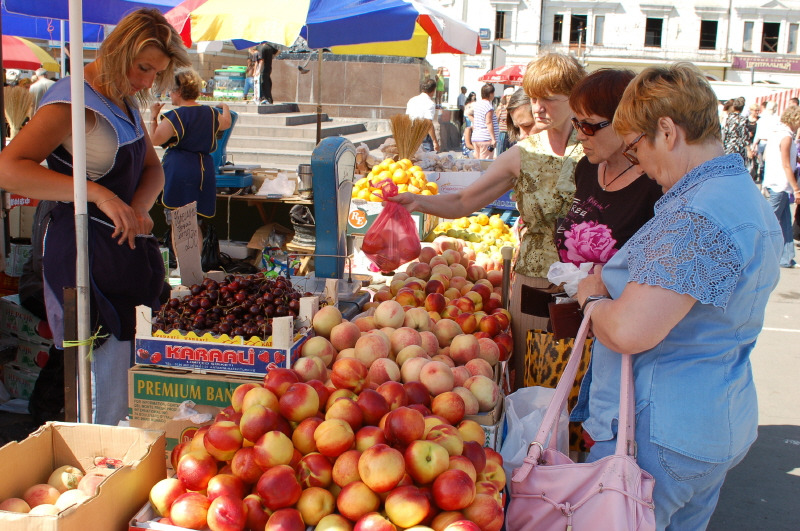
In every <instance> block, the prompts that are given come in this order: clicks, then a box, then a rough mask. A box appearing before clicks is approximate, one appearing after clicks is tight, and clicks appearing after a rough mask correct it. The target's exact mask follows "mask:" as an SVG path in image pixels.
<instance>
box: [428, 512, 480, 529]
mask: <svg viewBox="0 0 800 531" xmlns="http://www.w3.org/2000/svg"><path fill="white" fill-rule="evenodd" d="M457 522H469V520H465V519H464V515H463V514H462V513H460V512H459V511H442V512H440V513H439V514H437V515H436V516H435V517H434V518H433V520H432V521H431V528H433V530H434V531H445V529H447V527H448V526H450V525H453V524H456V523H457ZM469 523H470V524H472V522H469ZM472 525H475V524H472ZM468 530H469V531H472V529H471V528H466V529H465V530H464V531H468ZM474 531H480V528H477V529H475V530H474Z"/></svg>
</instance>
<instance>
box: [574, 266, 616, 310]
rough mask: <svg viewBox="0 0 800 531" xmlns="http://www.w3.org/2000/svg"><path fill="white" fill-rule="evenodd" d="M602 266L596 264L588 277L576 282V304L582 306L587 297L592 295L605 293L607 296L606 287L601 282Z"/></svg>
mask: <svg viewBox="0 0 800 531" xmlns="http://www.w3.org/2000/svg"><path fill="white" fill-rule="evenodd" d="M602 274H603V266H602V265H596V266H594V268H593V269H592V272H591V273H590V274H589V276H588V277H586V278H584V279H583V280H581V281H580V283H579V284H578V304H580V305H581V308H583V304H584V303H585V302H586V298H587V297H591V296H592V295H606V296H608V295H609V293H608V289H606V285H605V283H604V282H603V276H602Z"/></svg>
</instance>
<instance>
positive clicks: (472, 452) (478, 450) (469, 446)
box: [459, 421, 486, 480]
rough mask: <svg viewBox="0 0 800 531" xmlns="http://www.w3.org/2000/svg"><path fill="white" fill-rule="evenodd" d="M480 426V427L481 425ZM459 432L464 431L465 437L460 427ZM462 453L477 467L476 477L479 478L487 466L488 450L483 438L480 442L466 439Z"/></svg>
mask: <svg viewBox="0 0 800 531" xmlns="http://www.w3.org/2000/svg"><path fill="white" fill-rule="evenodd" d="M470 422H474V421H470ZM478 427H479V428H480V426H478ZM481 432H482V430H481ZM459 433H462V437H463V432H462V431H461V429H460V428H459ZM461 455H462V456H463V457H466V458H467V459H469V460H470V462H472V466H473V467H474V468H475V474H476V476H475V477H476V480H477V474H480V473H481V472H483V469H484V468H485V467H486V452H484V451H483V440H481V441H480V442H476V441H467V440H465V441H464V449H463V450H462V451H461Z"/></svg>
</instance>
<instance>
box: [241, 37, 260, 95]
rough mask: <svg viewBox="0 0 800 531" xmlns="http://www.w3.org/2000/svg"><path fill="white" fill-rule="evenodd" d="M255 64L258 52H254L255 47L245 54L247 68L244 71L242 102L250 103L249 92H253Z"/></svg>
mask: <svg viewBox="0 0 800 531" xmlns="http://www.w3.org/2000/svg"><path fill="white" fill-rule="evenodd" d="M257 64H258V51H257V50H256V47H255V46H253V47H252V48H250V50H249V51H248V52H247V67H246V68H245V71H244V93H243V94H242V99H243V100H244V101H250V98H249V95H250V91H251V90H254V88H255V70H256V65H257Z"/></svg>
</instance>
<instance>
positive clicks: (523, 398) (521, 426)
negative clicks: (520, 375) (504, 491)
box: [500, 386, 569, 478]
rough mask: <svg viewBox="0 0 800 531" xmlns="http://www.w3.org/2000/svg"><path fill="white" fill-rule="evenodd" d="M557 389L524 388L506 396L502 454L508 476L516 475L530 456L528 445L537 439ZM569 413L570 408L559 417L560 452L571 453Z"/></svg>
mask: <svg viewBox="0 0 800 531" xmlns="http://www.w3.org/2000/svg"><path fill="white" fill-rule="evenodd" d="M555 392H556V390H555V389H551V388H549V387H539V386H533V387H522V388H520V389H518V390H516V391H514V392H513V393H511V394H510V395H507V396H506V398H505V412H506V413H505V423H506V429H507V432H506V435H505V438H504V439H503V446H502V447H501V448H500V455H502V456H503V469H504V470H505V473H506V477H508V478H510V477H511V476H513V475H514V469H516V468H519V467H521V466H522V460H523V459H525V456H527V455H528V445H529V444H530V443H531V441H533V440H534V439H535V438H536V433H537V432H538V431H539V427H540V426H541V424H542V420H543V419H544V415H545V413H546V412H547V406H549V405H550V400H551V399H552V398H553V395H554V394H555ZM568 426H569V416H568V415H567V410H566V408H564V411H562V412H561V416H560V417H559V418H558V427H557V431H556V432H555V433H557V434H558V451H560V452H563V453H564V454H565V455H568V454H569V434H568V432H567V427H568ZM548 442H549V441H548Z"/></svg>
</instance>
